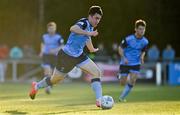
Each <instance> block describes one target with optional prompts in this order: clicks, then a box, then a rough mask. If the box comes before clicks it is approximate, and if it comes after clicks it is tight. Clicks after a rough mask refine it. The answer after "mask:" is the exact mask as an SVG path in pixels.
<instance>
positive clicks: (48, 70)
mask: <svg viewBox="0 0 180 115" xmlns="http://www.w3.org/2000/svg"><path fill="white" fill-rule="evenodd" d="M43 70H44V77H45V78H46V77H51V75H52V73H53V69H52V68H51V67H50V65H46V66H44V67H43ZM45 92H46V93H47V94H50V92H51V86H48V87H46V88H45Z"/></svg>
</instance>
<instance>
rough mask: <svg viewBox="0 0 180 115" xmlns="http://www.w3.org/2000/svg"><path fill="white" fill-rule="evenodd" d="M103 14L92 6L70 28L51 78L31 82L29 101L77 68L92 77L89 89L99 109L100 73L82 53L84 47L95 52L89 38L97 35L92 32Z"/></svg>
mask: <svg viewBox="0 0 180 115" xmlns="http://www.w3.org/2000/svg"><path fill="white" fill-rule="evenodd" d="M102 15H103V12H102V9H101V7H100V6H92V7H90V9H89V14H88V18H82V19H80V20H79V21H77V23H76V24H75V25H73V26H72V27H71V28H70V31H71V33H70V35H69V38H68V41H67V43H66V44H65V46H64V47H63V49H62V50H60V51H59V52H58V55H57V65H56V68H55V69H54V72H53V75H52V76H51V77H46V78H45V79H42V80H41V81H39V82H32V89H31V91H30V93H29V96H30V98H31V99H34V98H35V95H36V94H37V92H38V90H39V89H41V88H44V87H47V86H52V85H53V84H56V83H58V82H59V81H61V80H63V79H64V77H65V76H66V75H67V73H68V72H69V71H70V70H72V69H73V67H74V66H78V67H79V68H80V69H82V70H83V71H84V72H86V73H88V74H90V75H92V79H91V87H92V89H93V91H94V93H95V96H96V106H97V107H101V100H100V98H101V97H102V87H101V81H100V78H101V71H100V69H99V68H98V66H97V65H96V64H95V63H94V62H93V61H92V60H91V59H90V58H89V57H87V56H86V55H85V54H84V53H83V49H84V47H85V46H87V48H88V49H89V51H90V52H97V51H98V48H94V46H93V44H92V40H91V37H92V36H93V37H96V36H97V35H98V31H97V30H93V28H94V27H96V26H97V25H98V23H99V22H100V20H101V18H102Z"/></svg>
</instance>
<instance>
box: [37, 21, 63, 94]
mask: <svg viewBox="0 0 180 115" xmlns="http://www.w3.org/2000/svg"><path fill="white" fill-rule="evenodd" d="M56 28H57V26H56V23H55V22H49V23H48V24H47V33H45V34H44V35H43V36H42V39H41V52H40V57H42V58H43V64H42V68H43V69H44V76H45V77H49V76H51V75H52V72H53V69H54V67H55V64H56V55H57V53H58V51H59V50H60V49H61V48H62V46H63V43H64V39H63V38H62V36H61V35H60V34H58V33H56ZM50 89H51V87H50V86H48V87H47V88H46V90H45V91H46V93H47V94H50Z"/></svg>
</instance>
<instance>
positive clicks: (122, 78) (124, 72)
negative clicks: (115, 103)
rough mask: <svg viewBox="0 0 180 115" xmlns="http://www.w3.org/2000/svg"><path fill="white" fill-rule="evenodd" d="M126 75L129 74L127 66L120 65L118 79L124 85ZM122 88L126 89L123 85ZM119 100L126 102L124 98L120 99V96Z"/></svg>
mask: <svg viewBox="0 0 180 115" xmlns="http://www.w3.org/2000/svg"><path fill="white" fill-rule="evenodd" d="M128 75H129V67H128V66H124V65H120V66H119V75H118V79H119V80H120V84H121V85H123V86H126V84H127V78H128ZM124 89H126V88H125V87H124ZM120 95H121V94H120ZM119 101H121V102H126V100H125V99H122V98H119Z"/></svg>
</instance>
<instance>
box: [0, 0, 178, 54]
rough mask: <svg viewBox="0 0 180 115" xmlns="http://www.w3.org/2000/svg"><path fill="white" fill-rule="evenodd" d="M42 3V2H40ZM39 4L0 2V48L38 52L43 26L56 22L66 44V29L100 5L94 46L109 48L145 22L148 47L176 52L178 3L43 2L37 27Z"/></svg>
mask: <svg viewBox="0 0 180 115" xmlns="http://www.w3.org/2000/svg"><path fill="white" fill-rule="evenodd" d="M42 1H43V0H42ZM39 5H40V4H39V1H38V0H29V1H27V0H0V44H2V43H6V44H8V45H9V46H10V47H11V46H14V45H20V46H22V45H23V44H32V45H33V46H34V47H35V48H36V49H37V50H39V44H40V37H41V34H42V33H44V32H45V31H46V23H48V22H49V21H55V22H56V23H57V25H58V32H59V33H61V34H62V36H63V37H64V38H65V40H67V37H68V35H69V33H70V32H69V27H70V26H71V25H72V24H74V23H75V22H76V21H77V20H78V19H79V18H82V17H86V16H87V12H88V9H89V7H90V6H91V5H100V6H101V7H102V9H103V12H104V16H103V18H102V21H101V23H100V25H99V27H98V28H97V29H98V31H99V33H100V34H99V36H98V37H97V38H94V39H95V40H93V42H94V43H95V44H98V43H100V42H103V43H104V44H105V47H107V48H108V49H109V52H110V51H111V50H110V48H109V47H111V44H112V43H113V42H118V43H119V42H120V41H121V39H122V38H124V37H125V36H126V35H128V34H131V33H133V32H134V22H135V20H137V19H144V20H145V21H146V22H147V30H146V37H147V38H148V39H149V41H150V45H152V44H157V45H158V47H159V48H160V49H161V50H162V49H163V48H165V46H166V45H167V44H171V45H172V46H173V48H174V49H175V50H176V54H177V56H180V51H179V43H180V38H179V25H180V7H179V6H180V5H179V1H178V0H171V1H170V0H99V1H97V0H44V19H43V22H42V23H41V24H40V23H39Z"/></svg>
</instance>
